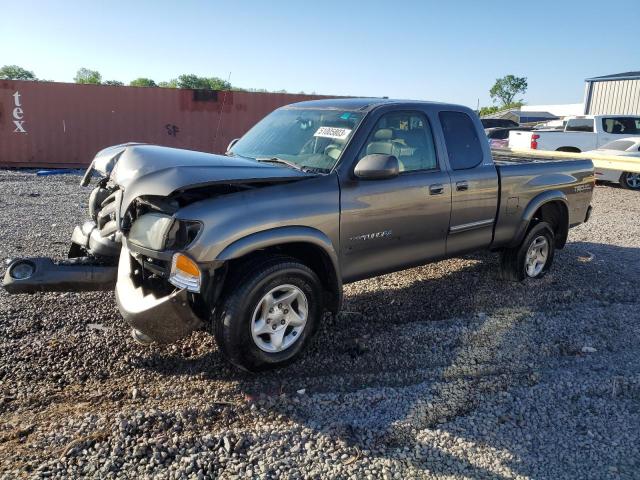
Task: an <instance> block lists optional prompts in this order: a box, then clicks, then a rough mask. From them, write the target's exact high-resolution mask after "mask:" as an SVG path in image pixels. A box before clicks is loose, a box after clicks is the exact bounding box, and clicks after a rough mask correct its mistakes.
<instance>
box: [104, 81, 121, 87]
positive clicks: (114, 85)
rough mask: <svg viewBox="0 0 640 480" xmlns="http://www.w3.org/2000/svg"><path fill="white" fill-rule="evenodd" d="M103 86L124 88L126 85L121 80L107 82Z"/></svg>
mask: <svg viewBox="0 0 640 480" xmlns="http://www.w3.org/2000/svg"><path fill="white" fill-rule="evenodd" d="M102 84H103V85H111V86H112V87H122V86H123V85H124V83H122V82H121V81H120V80H105V81H104V82H102Z"/></svg>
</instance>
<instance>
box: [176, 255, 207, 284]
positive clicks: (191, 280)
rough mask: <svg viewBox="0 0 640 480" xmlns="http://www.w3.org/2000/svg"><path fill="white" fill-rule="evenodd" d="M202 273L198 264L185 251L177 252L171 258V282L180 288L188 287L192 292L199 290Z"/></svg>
mask: <svg viewBox="0 0 640 480" xmlns="http://www.w3.org/2000/svg"><path fill="white" fill-rule="evenodd" d="M201 279H202V274H201V272H200V267H198V264H197V263H196V262H194V261H193V260H191V259H190V258H189V257H187V256H186V255H185V254H184V253H180V252H178V253H175V254H174V255H173V258H172V259H171V273H170V274H169V282H170V283H171V284H172V285H175V286H176V287H178V288H186V289H187V290H189V291H190V292H199V291H200V284H201V283H202V282H201Z"/></svg>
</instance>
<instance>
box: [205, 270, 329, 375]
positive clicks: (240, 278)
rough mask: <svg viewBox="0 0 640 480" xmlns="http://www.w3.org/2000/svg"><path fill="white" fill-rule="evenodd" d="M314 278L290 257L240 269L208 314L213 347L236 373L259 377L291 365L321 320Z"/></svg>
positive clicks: (319, 291)
mask: <svg viewBox="0 0 640 480" xmlns="http://www.w3.org/2000/svg"><path fill="white" fill-rule="evenodd" d="M321 299H322V287H321V284H320V280H319V279H318V276H317V275H316V274H315V273H314V272H313V270H311V269H310V268H309V267H307V266H306V265H304V264H302V263H300V262H299V261H298V260H296V259H294V258H290V257H274V258H271V259H266V260H262V261H261V262H260V263H258V264H252V265H245V269H244V271H243V272H240V273H239V275H237V276H236V280H235V281H233V280H232V281H231V284H230V285H229V288H228V289H227V293H226V294H225V295H224V296H223V298H222V299H221V302H220V304H219V305H218V306H217V307H216V308H215V311H214V313H213V318H212V320H213V326H214V334H215V337H216V341H217V342H218V345H219V346H220V349H221V350H222V352H223V353H224V355H225V356H226V357H227V358H228V359H229V361H231V363H233V364H234V365H236V366H237V367H240V368H242V369H244V370H249V371H260V370H265V369H269V368H275V367H280V366H283V365H286V364H287V363H289V362H291V361H293V360H294V358H295V357H296V356H297V355H298V354H299V353H300V352H301V351H302V350H303V349H304V347H305V346H306V345H307V343H308V342H309V340H310V339H311V337H312V335H313V333H314V331H315V329H316V327H317V325H318V323H319V321H320V317H321V315H322V311H323V309H322V305H321Z"/></svg>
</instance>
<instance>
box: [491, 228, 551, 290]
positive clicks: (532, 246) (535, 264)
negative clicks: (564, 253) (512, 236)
mask: <svg viewBox="0 0 640 480" xmlns="http://www.w3.org/2000/svg"><path fill="white" fill-rule="evenodd" d="M554 253H555V235H554V233H553V229H552V228H551V225H549V224H548V223H547V222H539V223H537V224H535V225H534V226H533V227H531V229H530V230H529V232H528V233H527V234H526V235H525V237H524V240H523V241H522V243H521V244H520V245H519V246H517V247H515V248H508V249H505V250H504V251H503V252H502V258H501V265H500V273H501V277H502V278H503V279H505V280H511V281H516V282H520V281H522V280H524V279H525V278H541V277H542V276H544V274H545V273H547V271H548V270H549V268H550V267H551V264H552V263H553V256H554Z"/></svg>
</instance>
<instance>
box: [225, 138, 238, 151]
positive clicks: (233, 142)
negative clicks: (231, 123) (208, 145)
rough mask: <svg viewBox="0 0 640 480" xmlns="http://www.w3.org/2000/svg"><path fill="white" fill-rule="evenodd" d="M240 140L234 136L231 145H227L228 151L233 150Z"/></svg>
mask: <svg viewBox="0 0 640 480" xmlns="http://www.w3.org/2000/svg"><path fill="white" fill-rule="evenodd" d="M238 140H240V139H239V138H234V139H233V140H231V141H230V142H229V145H227V152H228V151H229V150H231V149H232V148H233V146H234V145H235V144H236V143H238Z"/></svg>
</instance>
